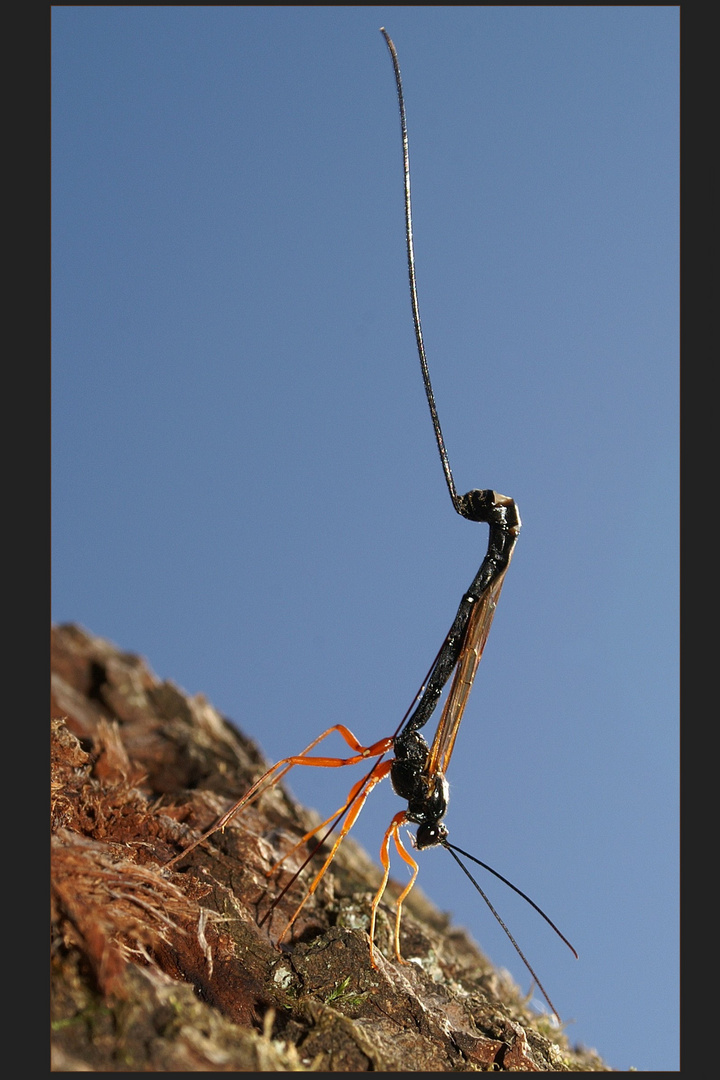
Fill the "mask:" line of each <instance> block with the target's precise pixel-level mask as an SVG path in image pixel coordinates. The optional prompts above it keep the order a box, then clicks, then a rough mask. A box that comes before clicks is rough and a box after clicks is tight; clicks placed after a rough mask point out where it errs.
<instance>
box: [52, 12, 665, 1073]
mask: <svg viewBox="0 0 720 1080" xmlns="http://www.w3.org/2000/svg"><path fill="white" fill-rule="evenodd" d="M678 24H679V14H678V9H677V8H672V7H619V8H616V7H589V8H586V7H569V8H568V7H540V8H528V7H517V8H506V7H502V8H500V7H498V8H481V7H470V8H465V7H463V8H460V7H449V8H448V7H442V8H441V7H408V8H399V7H388V8H384V7H382V6H380V7H377V6H376V7H350V8H340V7H322V8H320V7H284V8H273V7H235V8H233V7H228V8H217V7H216V8H197V7H169V8H164V7H115V8H102V7H82V8H81V7H58V8H55V9H54V10H53V618H54V620H55V621H57V622H67V621H73V622H79V623H81V624H82V625H84V626H85V627H86V628H87V629H89V630H90V631H92V632H93V633H96V634H99V635H101V636H103V637H107V638H110V639H111V640H113V641H114V642H116V644H118V645H119V646H120V647H121V648H123V649H125V650H128V651H133V652H138V653H140V654H142V655H144V656H146V657H147V659H148V660H149V662H150V664H151V666H152V667H153V669H154V670H155V671H156V673H157V674H158V675H159V676H161V677H162V678H170V679H172V680H174V681H175V682H176V683H178V684H179V685H181V686H182V687H183V688H184V689H185V690H187V691H188V692H190V693H198V692H202V693H204V694H205V695H206V696H207V697H208V698H209V699H210V700H211V701H212V703H213V704H214V705H215V706H216V707H217V708H218V709H220V711H221V712H223V713H224V714H225V715H226V716H228V717H229V718H231V719H232V720H233V721H234V722H236V723H237V724H238V725H239V726H241V727H242V728H243V729H244V730H245V731H247V732H248V733H249V734H250V735H252V736H253V737H254V738H255V739H256V740H257V741H258V742H259V743H260V744H261V745H262V747H263V748H264V750H265V752H266V754H267V756H268V757H269V758H271V759H276V758H279V757H282V756H285V755H287V754H289V753H294V752H297V751H298V750H299V749H301V748H302V746H304V745H305V744H306V743H307V742H309V741H310V739H311V738H313V737H314V736H315V735H316V734H318V733H319V732H320V731H321V730H323V729H324V728H325V727H327V726H329V725H330V724H334V723H339V722H342V723H345V724H346V725H348V726H349V727H350V728H352V729H353V730H354V731H355V733H356V734H357V735H358V737H360V738H361V739H363V740H365V741H367V742H372V741H375V740H376V739H378V738H380V737H382V736H383V735H387V734H390V733H391V732H392V731H394V730H395V728H396V726H397V723H398V721H399V719H400V717H401V716H402V715H403V713H404V712H405V710H406V708H407V706H408V705H409V703H410V701H411V700H412V698H413V696H414V694H415V691H416V690H417V688H418V685H419V683H420V682H421V680H422V678H423V676H424V674H425V672H426V670H427V668H428V666H429V664H430V662H431V661H432V658H433V657H434V655H435V653H436V651H437V649H438V647H439V645H440V643H441V641H442V639H443V637H444V635H445V633H446V631H447V629H448V627H449V625H450V623H451V621H452V619H453V616H454V614H455V610H456V608H457V604H458V602H459V600H460V597H461V595H462V593H463V592H464V590H465V589H466V588H467V586H468V585H469V583H470V581H471V580H472V578H473V577H474V575H475V573H476V571H477V568H478V566H479V564H480V561H481V559H482V556H483V553H484V550H485V546H486V543H487V529H486V528H485V527H484V526H478V525H473V524H470V523H467V522H465V521H463V520H461V519H460V518H459V517H458V516H457V515H456V514H455V513H454V511H453V509H452V507H451V504H450V501H449V499H448V495H447V491H446V488H445V485H444V481H443V477H442V472H441V468H440V464H439V461H438V459H437V453H436V450H435V445H434V440H433V435H432V429H431V426H430V421H429V416H428V413H427V406H426V404H425V400H424V397H423V390H422V383H421V379H420V371H419V366H418V362H417V358H416V354H415V345H414V337H413V331H412V323H411V314H410V303H409V297H408V291H407V282H406V269H405V252H404V239H403V206H402V175H401V154H400V140H399V122H398V118H397V111H396V101H395V88H394V82H393V77H392V68H391V64H390V59H389V56H388V54H387V49H386V47H385V44H384V42H383V39H382V37H381V35H380V33H379V32H378V28H379V27H380V26H381V25H385V26H386V27H387V29H388V31H389V32H390V34H391V36H392V37H393V39H394V41H395V44H396V46H397V48H398V52H399V56H400V63H401V67H402V72H403V79H404V85H405V94H406V99H407V109H408V123H409V133H410V155H411V166H412V172H413V177H412V180H413V199H414V207H413V210H414V223H415V244H416V260H417V268H418V279H419V280H418V289H419V296H420V306H421V315H422V320H423V329H424V332H425V338H426V347H427V350H428V357H429V363H430V368H431V372H432V376H433V380H434V385H435V394H436V399H437V405H438V410H439V413H440V417H441V421H442V424H443V428H444V433H445V440H446V443H447V446H448V451H449V454H450V458H451V462H452V466H453V470H454V473H455V479H456V482H457V485H458V488H459V489H460V490H461V491H466V490H468V489H469V488H474V487H481V488H482V487H491V488H495V489H496V490H498V491H501V492H503V493H504V494H507V495H511V496H513V497H514V498H515V499H516V500H517V502H518V505H519V508H520V512H521V515H522V519H523V531H522V533H521V536H520V539H519V542H518V546H517V549H516V553H515V557H514V559H513V564H512V567H511V570H510V573H509V574H508V577H507V579H506V582H505V587H504V589H503V595H502V600H501V603H500V605H499V608H498V614H497V616H496V619H495V624H494V626H493V630H492V633H491V635H490V640H489V643H488V646H487V649H486V652H485V656H484V659H483V662H482V665H481V667H480V671H479V674H478V678H477V682H476V686H475V689H474V691H473V695H472V697H471V699H470V704H469V705H468V709H467V711H466V714H465V719H464V722H463V725H462V728H461V731H460V734H459V737H458V742H457V744H456V751H455V755H454V757H453V760H452V762H451V765H450V769H449V773H448V778H449V780H450V786H451V803H450V809H449V813H448V816H447V824H448V826H449V828H450V833H451V839H452V840H454V841H455V842H456V843H457V844H459V845H460V846H461V847H464V848H466V849H468V850H470V851H473V852H474V853H476V854H477V855H478V857H480V858H482V859H483V860H484V861H486V862H489V863H491V864H492V865H494V866H495V867H496V868H497V869H498V870H499V871H500V872H501V873H503V874H504V875H505V876H507V877H510V878H511V879H512V880H513V881H515V882H516V883H517V884H518V885H519V886H520V887H521V888H522V889H524V890H525V891H526V892H528V893H529V894H530V895H531V896H532V897H533V898H534V899H535V901H536V902H537V903H539V904H540V905H541V906H542V907H543V908H544V909H545V910H546V911H547V912H548V914H549V915H550V916H551V917H552V918H553V920H554V921H555V922H557V923H558V924H559V925H560V927H561V928H562V929H563V931H564V932H565V933H566V934H567V936H568V937H569V938H570V940H571V941H573V943H574V944H575V945H576V947H577V949H578V951H579V953H580V960H579V961H575V960H574V959H573V958H572V956H571V955H570V954H569V953H568V952H567V951H566V950H565V948H564V946H563V945H562V944H561V943H560V942H559V941H558V940H557V939H556V938H555V937H554V935H552V933H551V931H549V930H548V928H547V927H546V926H545V924H544V923H542V921H541V920H539V919H538V917H537V915H536V914H535V913H534V912H533V911H532V910H531V909H529V908H527V907H526V906H524V905H523V904H522V902H521V901H519V900H518V899H517V898H516V897H514V896H513V895H512V894H511V893H509V892H508V891H507V890H505V889H504V887H503V886H502V885H500V884H499V883H496V882H494V881H493V880H492V879H491V880H489V881H488V882H487V891H488V893H489V894H490V896H491V899H492V900H493V902H494V904H495V906H496V907H498V909H499V910H500V911H501V913H502V914H503V916H504V918H505V921H506V922H507V923H508V924H509V925H510V927H511V929H512V930H513V933H514V935H515V937H516V938H517V940H518V942H519V943H520V945H521V947H522V948H523V950H524V951H525V953H526V954H527V956H528V958H529V959H530V961H531V963H532V964H533V966H534V968H535V970H536V971H537V972H538V974H539V975H540V977H541V978H542V980H543V983H544V985H545V986H546V988H547V989H548V991H549V993H550V995H551V997H552V998H553V1000H554V1002H555V1004H556V1005H557V1007H558V1009H559V1011H560V1013H561V1015H562V1016H563V1018H564V1019H565V1020H567V1021H568V1026H567V1031H568V1034H569V1036H570V1038H571V1039H572V1040H573V1041H577V1042H582V1043H583V1044H585V1045H587V1046H592V1047H595V1048H596V1049H597V1050H598V1051H599V1052H600V1053H601V1054H602V1055H603V1056H604V1057H605V1058H606V1060H607V1061H608V1062H609V1063H610V1064H612V1065H613V1066H615V1067H616V1068H619V1069H627V1068H628V1067H629V1066H635V1067H637V1068H638V1069H642V1070H667V1069H676V1068H677V1067H678V1030H677V1027H678V705H677V697H678V660H677V652H678V649H677V637H678V634H677V619H678V582H677V576H678V575H677V559H678V539H677V533H678V529H677V523H678V514H677V504H678V495H677V492H678V390H677V383H678V51H679V43H678V36H679V25H678ZM352 779H354V777H348V776H346V777H343V776H342V775H339V774H333V775H332V776H329V775H328V773H327V772H323V773H322V774H319V773H317V772H314V771H311V770H307V771H305V770H302V771H301V770H296V773H295V774H294V776H293V779H292V784H291V786H292V788H293V790H294V791H295V792H296V794H297V795H298V796H299V797H300V798H302V799H303V801H305V802H308V803H310V804H311V805H314V806H316V807H317V808H318V809H320V810H327V811H328V812H329V811H330V810H331V809H333V808H334V807H335V805H337V804H338V803H339V802H340V801H341V800H342V798H343V796H344V794H345V792H346V791H347V789H348V788H349V787H350V784H351V781H352ZM382 787H383V788H387V790H378V791H376V792H375V793H374V794H373V796H372V799H371V800H369V803H368V805H367V806H366V808H365V810H364V811H363V815H362V817H361V819H360V821H359V822H358V824H357V826H356V829H355V835H356V837H357V838H358V839H359V840H360V841H361V842H362V843H363V844H364V846H365V847H366V848H367V849H368V850H370V851H371V852H372V853H373V854H376V853H377V850H378V847H379V843H380V838H381V834H382V832H383V830H384V828H385V827H386V825H387V822H388V821H389V818H390V816H391V815H392V813H394V812H395V810H396V809H397V808H398V805H399V804H398V802H397V798H396V797H395V796H394V795H393V793H392V791H391V789H390V786H389V784H387V785H382ZM394 869H395V872H396V875H397V877H398V879H402V877H403V874H404V869H405V868H404V867H403V866H398V867H395V868H394ZM419 884H420V886H421V887H422V889H423V890H424V891H425V892H426V893H427V894H428V895H429V896H430V897H431V898H432V899H433V900H434V901H435V903H436V904H437V905H438V906H439V907H440V908H441V909H443V910H447V911H449V912H451V913H452V916H453V919H454V920H455V921H456V922H457V923H460V924H461V925H464V926H465V927H467V928H468V929H469V930H470V931H471V932H472V934H473V936H474V937H475V938H476V939H477V941H478V942H479V943H480V944H481V945H482V947H483V948H484V949H485V950H486V952H487V953H488V954H489V955H490V956H492V957H493V959H494V960H495V961H496V962H498V963H499V964H501V965H503V966H506V967H507V968H508V969H509V970H510V971H511V973H512V974H513V976H514V977H515V978H516V979H517V980H518V982H519V983H520V984H521V985H522V986H523V987H525V988H526V989H527V988H528V978H527V976H526V972H525V969H524V968H523V966H522V964H521V963H520V961H519V960H518V959H517V957H516V956H515V954H514V952H513V951H512V947H511V946H510V945H509V943H508V942H507V941H505V940H504V939H503V936H502V932H501V931H500V930H499V928H498V927H497V926H495V925H493V920H492V917H491V916H490V914H489V913H488V912H487V910H486V909H484V905H483V904H482V901H481V900H480V899H479V898H478V897H477V895H476V894H474V893H473V892H472V891H471V890H470V887H469V885H467V884H466V882H465V881H464V879H463V880H461V877H460V872H459V870H458V871H457V872H456V868H454V866H453V865H450V860H449V859H448V857H447V855H446V853H445V852H443V851H441V850H434V851H432V850H431V851H428V852H424V853H422V858H421V868H420V877H419ZM659 1018H660V1022H658V1021H659Z"/></svg>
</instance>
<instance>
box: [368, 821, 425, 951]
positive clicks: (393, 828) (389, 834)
mask: <svg viewBox="0 0 720 1080" xmlns="http://www.w3.org/2000/svg"><path fill="white" fill-rule="evenodd" d="M406 820H407V818H406V817H405V811H404V810H400V811H398V813H397V814H395V817H394V818H393V819H392V821H391V822H390V824H389V826H388V828H387V830H386V832H385V836H384V837H383V842H382V846H381V848H380V862H381V863H382V864H383V868H384V871H385V873H384V874H383V879H382V882H381V883H380V888H379V889H378V891H377V893H376V894H375V899H374V900H373V902H372V909H371V914H370V962H371V963H372V966H373V967H377V964H376V963H375V917H376V913H377V909H378V905H379V903H380V901H381V900H382V898H383V893H384V892H385V889H386V888H387V883H388V878H389V876H390V852H389V849H390V840H391V838H392V840H393V841H394V843H395V848H396V850H397V853H398V855H399V856H400V858H401V859H403V860H404V861H405V862H406V863H407V864H408V866H409V867H410V868H411V869H412V872H413V873H412V877H411V878H410V881H409V883H408V884H407V885H406V886H405V888H404V889H403V891H402V892H401V893H400V895H399V896H398V898H397V900H396V901H395V939H394V940H395V956H396V958H397V960H398V961H399V963H401V964H405V963H407V961H406V960H403V958H402V954H401V952H400V918H401V915H402V905H403V901H404V900H405V898H406V896H407V895H408V893H409V892H410V890H411V889H412V887H413V885H414V884H415V878H416V877H417V875H418V869H419V867H418V864H417V863H416V862H415V860H414V859H413V858H412V856H411V855H409V854H408V852H407V851H406V850H405V848H404V847H403V845H402V841H401V839H400V835H399V832H398V830H399V828H400V826H401V825H404V823H405V821H406Z"/></svg>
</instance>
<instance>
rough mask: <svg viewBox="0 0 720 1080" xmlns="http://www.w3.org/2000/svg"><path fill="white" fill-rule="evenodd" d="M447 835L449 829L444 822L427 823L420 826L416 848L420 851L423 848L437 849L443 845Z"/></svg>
mask: <svg viewBox="0 0 720 1080" xmlns="http://www.w3.org/2000/svg"><path fill="white" fill-rule="evenodd" d="M447 835H448V831H447V827H446V826H445V825H444V824H443V823H442V821H438V822H435V823H433V824H429V823H427V822H426V823H425V824H424V825H419V826H418V831H417V833H416V835H415V846H416V847H417V848H418V850H420V851H422V850H423V848H429V847H436V846H437V845H438V844H442V842H443V840H445V838H446V837H447Z"/></svg>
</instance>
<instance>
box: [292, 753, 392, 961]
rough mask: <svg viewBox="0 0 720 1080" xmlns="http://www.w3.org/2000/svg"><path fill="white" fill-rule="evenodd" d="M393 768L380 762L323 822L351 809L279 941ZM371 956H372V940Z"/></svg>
mask: <svg viewBox="0 0 720 1080" xmlns="http://www.w3.org/2000/svg"><path fill="white" fill-rule="evenodd" d="M375 745H376V746H377V745H378V744H377V743H376V744H375ZM383 752H384V751H383ZM391 768H392V761H384V762H380V761H378V762H377V763H376V764H375V765H374V766H373V768H372V770H371V771H370V772H369V773H368V775H367V776H365V777H363V779H362V780H359V781H358V783H357V784H355V786H354V787H353V788H352V789H351V790H350V794H349V795H348V798H347V801H346V802H345V804H344V805H343V806H341V807H340V809H339V810H337V811H336V812H335V813H334V814H332V815H331V816H330V817H329V818H328V819H327V821H325V822H323V825H329V824H330V822H331V821H334V819H335V818H337V817H339V816H340V814H342V813H344V812H345V811H346V810H347V809H348V808H349V813H348V815H347V818H346V819H345V823H344V825H343V827H342V829H341V830H340V832H339V833H338V835H337V837H336V838H335V841H334V843H333V846H332V848H331V850H330V854H329V855H328V857H327V858H326V860H325V862H324V863H323V865H322V866H321V868H320V870H319V871H318V872H317V874H316V875H315V877H314V878H313V880H312V881H311V883H310V886H309V888H308V890H307V892H306V893H305V895H304V897H303V898H302V900H301V901H300V903H299V904H298V906H297V908H296V909H295V911H294V913H293V915H292V918H291V919H290V921H289V922H288V924H287V926H286V927H285V929H284V930H283V932H282V934H281V935H280V937H279V938H278V941H282V939H283V938H284V937H285V935H286V934H287V932H288V930H289V929H290V927H291V926H292V925H293V923H294V922H295V920H296V919H297V917H298V915H299V914H300V912H301V911H302V909H303V907H304V906H305V904H306V903H307V901H308V900H309V898H310V897H311V896H312V895H313V893H314V892H315V890H316V889H317V887H318V885H319V884H320V882H321V881H322V879H323V877H324V876H325V872H326V870H327V868H328V867H329V866H330V863H331V862H332V861H333V859H334V858H335V855H336V853H337V849H338V848H339V847H340V845H341V844H342V842H343V840H344V839H345V837H346V836H347V834H348V833H349V832H350V830H351V829H352V827H353V825H354V824H355V822H356V820H357V817H358V814H359V813H360V811H361V810H362V808H363V806H364V805H365V800H366V799H367V797H368V795H369V794H370V792H371V791H372V789H373V788H374V787H375V785H376V784H379V783H380V781H381V780H383V779H384V778H385V777H386V776H387V775H388V773H389V772H390V769H391ZM323 825H318V827H317V828H316V829H313V830H312V832H309V833H307V834H306V835H305V836H304V837H303V839H302V840H301V841H299V843H298V844H297V845H296V847H299V846H300V844H302V843H303V842H304V841H305V840H307V839H309V838H310V837H312V836H314V835H315V833H317V832H319V831H320V829H322V828H323ZM293 850H294V849H293ZM288 854H290V853H289V852H288ZM280 861H281V862H282V860H280ZM276 865H279V863H276ZM371 954H372V939H371Z"/></svg>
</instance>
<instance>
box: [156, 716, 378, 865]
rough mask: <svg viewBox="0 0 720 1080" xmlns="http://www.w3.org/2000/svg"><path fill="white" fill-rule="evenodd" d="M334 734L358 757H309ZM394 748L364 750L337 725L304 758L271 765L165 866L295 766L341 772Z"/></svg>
mask: <svg viewBox="0 0 720 1080" xmlns="http://www.w3.org/2000/svg"><path fill="white" fill-rule="evenodd" d="M334 731H336V732H337V733H338V734H339V735H340V736H341V737H342V738H343V739H344V740H345V742H346V743H347V745H348V746H349V747H350V749H351V750H355V754H354V755H353V756H352V757H348V758H330V757H311V756H309V751H310V750H313V749H314V748H315V747H316V746H317V745H318V743H320V742H322V740H323V739H325V738H327V736H328V735H331V734H332V733H333V732H334ZM392 744H393V740H392V738H385V739H380V740H379V741H378V742H376V743H373V745H372V746H363V745H362V743H360V742H359V741H358V739H356V737H355V736H354V735H353V733H352V731H350V729H349V728H347V727H345V725H344V724H334V725H333V726H332V727H329V728H328V729H327V730H326V731H323V733H322V734H321V735H318V737H317V738H316V739H313V741H312V742H311V743H310V744H309V746H306V747H305V749H304V750H303V751H302V753H301V754H297V755H295V756H294V757H288V758H282V760H281V761H278V762H276V763H275V764H274V765H272V766H271V767H270V768H269V769H268V770H267V771H266V772H264V773H263V775H262V776H261V777H260V779H259V780H256V781H255V783H254V784H253V786H252V787H251V788H250V790H249V791H247V792H246V793H245V795H243V796H242V798H240V799H238V800H237V802H235V803H233V805H232V806H231V807H230V809H229V810H227V811H226V812H225V813H224V814H223V815H222V817H220V818H218V820H217V821H216V822H215V824H214V825H211V826H210V828H209V829H207V830H206V831H205V832H204V833H203V834H202V835H201V836H200V837H198V839H197V840H194V841H193V842H192V844H189V845H188V847H186V848H185V849H184V850H183V851H181V852H180V854H179V855H175V856H174V857H173V858H172V859H170V860H169V862H167V863H166V864H165V866H166V868H169V867H171V866H174V865H175V863H177V862H179V861H180V859H183V858H184V857H185V856H186V855H189V854H190V852H191V851H194V850H195V848H196V847H199V845H200V844H202V843H204V841H205V840H207V839H208V838H209V837H210V836H212V835H213V833H216V832H217V831H218V829H224V828H225V826H226V825H227V823H228V822H229V821H230V819H231V818H232V817H234V816H235V814H237V813H239V811H240V810H243V809H244V808H245V807H246V806H249V805H250V804H251V803H253V802H254V801H255V800H256V799H258V798H259V797H260V795H262V794H263V792H265V791H267V790H269V788H271V787H273V786H274V785H275V784H277V783H278V781H280V780H282V778H283V776H285V774H286V773H288V772H289V771H290V769H292V768H293V766H295V765H310V766H317V767H318V768H323V769H339V768H342V767H343V766H345V765H356V764H357V763H358V762H360V761H365V760H366V759H367V758H370V757H378V756H381V755H382V754H386V753H387V752H388V750H390V749H391V748H392ZM373 786H374V785H373ZM356 816H357V815H355V817H356ZM355 817H353V820H354V819H355ZM330 820H332V819H330Z"/></svg>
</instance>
